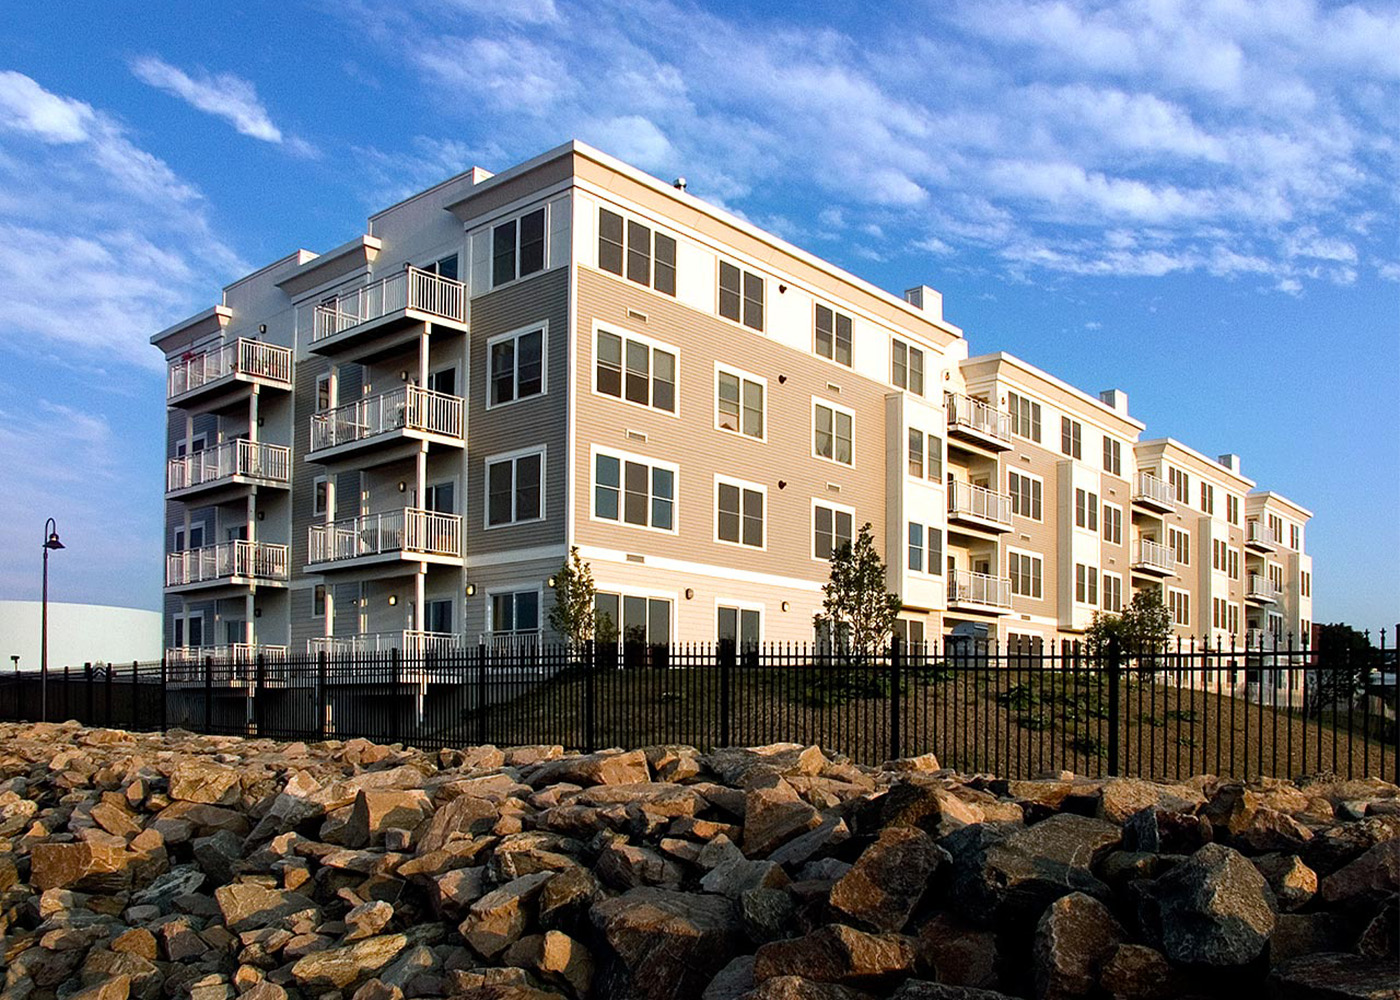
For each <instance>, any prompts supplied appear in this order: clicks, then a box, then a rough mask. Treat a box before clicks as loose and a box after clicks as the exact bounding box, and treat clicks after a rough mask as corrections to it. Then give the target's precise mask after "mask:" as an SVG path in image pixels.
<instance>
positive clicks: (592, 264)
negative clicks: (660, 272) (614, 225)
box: [579, 187, 684, 302]
mask: <svg viewBox="0 0 1400 1000" xmlns="http://www.w3.org/2000/svg"><path fill="white" fill-rule="evenodd" d="M581 190H585V191H586V190H587V189H586V188H583V187H581ZM610 204H611V205H612V206H614V207H608V206H607V205H605V204H603V203H602V202H595V203H594V205H593V214H594V217H595V218H594V223H593V240H592V243H591V244H590V252H589V254H588V255H587V256H586V257H585V258H584V259H583V260H582V261H580V262H579V263H581V264H583V265H585V266H586V267H588V268H590V269H591V270H594V271H597V272H598V273H599V274H606V275H608V276H609V277H611V278H613V279H614V280H616V281H621V282H623V283H624V284H626V285H628V286H629V287H632V288H645V289H646V290H647V291H649V292H651V293H652V294H654V295H662V296H665V298H666V300H667V301H668V302H676V301H678V300H679V294H680V289H679V287H677V289H676V291H674V292H659V291H657V290H656V237H657V235H658V234H660V235H662V236H665V237H666V238H667V239H670V240H672V241H674V242H675V244H676V262H675V263H674V264H673V265H672V267H673V268H674V269H675V271H676V284H677V286H679V284H680V248H681V240H682V239H684V237H682V236H681V234H680V233H679V232H677V231H675V230H674V229H672V228H671V226H672V224H671V223H670V222H669V221H667V222H665V223H664V224H662V225H657V224H656V223H655V222H653V221H652V217H650V216H648V217H643V216H642V214H641V213H640V212H635V211H633V210H631V209H629V208H623V207H622V205H621V204H620V203H618V202H615V201H614V202H611V203H610ZM600 212H610V213H611V214H613V215H616V216H620V217H621V219H622V273H621V274H618V273H617V272H616V271H609V270H608V269H607V268H605V267H603V266H602V265H601V264H600V263H598V244H599V242H600V241H601V240H602V236H601V234H600V230H601V228H602V219H601V217H599V216H598V213H600ZM634 217H635V221H636V223H637V225H639V226H645V227H646V228H647V229H649V230H651V246H650V247H648V248H647V259H648V260H649V261H650V265H649V269H648V271H647V283H646V284H645V285H644V284H642V283H641V282H640V281H633V280H632V279H631V278H629V277H628V276H627V255H628V253H629V252H630V250H631V244H630V243H629V242H628V235H629V234H628V229H627V223H629V222H632V221H634Z"/></svg>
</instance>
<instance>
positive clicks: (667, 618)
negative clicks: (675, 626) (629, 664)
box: [593, 592, 671, 646]
mask: <svg viewBox="0 0 1400 1000" xmlns="http://www.w3.org/2000/svg"><path fill="white" fill-rule="evenodd" d="M593 610H594V614H596V615H597V617H598V621H599V622H602V621H604V620H605V619H606V620H607V621H608V622H609V623H610V624H611V625H612V628H613V629H616V630H617V634H618V637H619V638H620V639H621V640H622V641H623V642H624V643H643V644H646V645H659V646H666V645H670V642H671V602H670V601H668V600H666V599H665V598H661V597H638V596H634V595H632V594H610V593H602V592H600V593H598V594H597V595H596V596H595V597H594V598H593Z"/></svg>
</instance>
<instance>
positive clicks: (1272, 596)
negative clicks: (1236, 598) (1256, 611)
mask: <svg viewBox="0 0 1400 1000" xmlns="http://www.w3.org/2000/svg"><path fill="white" fill-rule="evenodd" d="M1246 584H1247V585H1246V589H1245V592H1244V593H1245V597H1248V598H1251V599H1253V600H1256V601H1277V600H1278V599H1279V598H1280V597H1282V596H1283V592H1282V590H1280V588H1279V587H1278V585H1277V584H1275V583H1274V581H1272V580H1270V579H1269V578H1268V577H1267V576H1260V575H1259V574H1258V573H1250V574H1249V579H1248V581H1246Z"/></svg>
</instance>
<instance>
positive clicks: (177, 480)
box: [165, 440, 292, 493]
mask: <svg viewBox="0 0 1400 1000" xmlns="http://www.w3.org/2000/svg"><path fill="white" fill-rule="evenodd" d="M291 463H292V450H291V449H290V448H288V447H286V446H284V445H280V444H264V443H263V442H261V441H244V440H238V441H226V442H224V443H223V444H220V445H215V446H214V447H213V448H205V449H203V450H202V451H196V452H192V453H190V454H188V455H181V456H179V457H178V458H172V459H171V460H170V461H169V462H168V463H166V466H165V489H166V492H170V493H173V492H174V491H175V490H183V489H188V488H189V487H191V486H203V485H205V484H207V483H215V482H218V481H219V480H221V479H231V478H232V477H234V476H248V477H249V478H252V479H264V480H269V481H271V482H274V483H288V482H290V481H291Z"/></svg>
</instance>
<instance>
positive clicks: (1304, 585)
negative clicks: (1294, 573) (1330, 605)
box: [1298, 570, 1312, 597]
mask: <svg viewBox="0 0 1400 1000" xmlns="http://www.w3.org/2000/svg"><path fill="white" fill-rule="evenodd" d="M1298 595H1299V596H1300V597H1312V574H1311V573H1309V572H1308V571H1307V570H1303V572H1302V573H1301V574H1299V577H1298Z"/></svg>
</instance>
